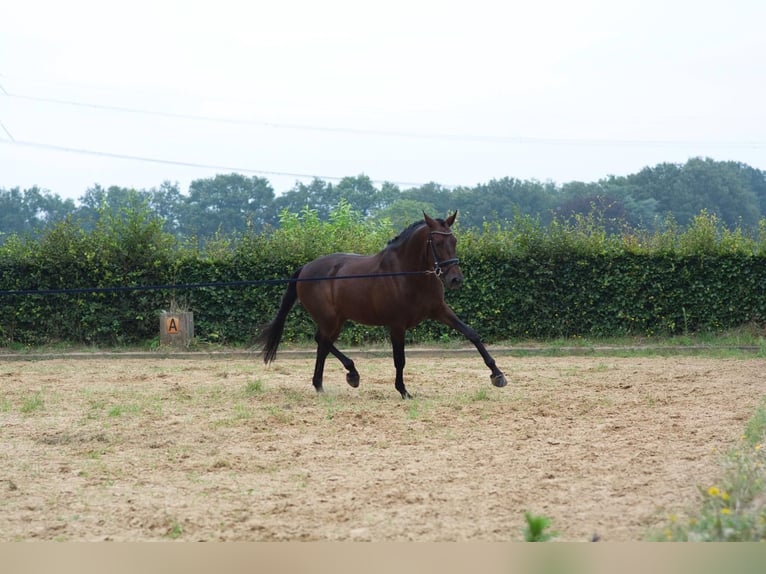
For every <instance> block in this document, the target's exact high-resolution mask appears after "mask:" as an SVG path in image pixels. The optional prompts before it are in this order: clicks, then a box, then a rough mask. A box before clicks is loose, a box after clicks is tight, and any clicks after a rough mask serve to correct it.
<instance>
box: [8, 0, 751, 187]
mask: <svg viewBox="0 0 766 574" xmlns="http://www.w3.org/2000/svg"><path fill="white" fill-rule="evenodd" d="M764 21H766V2H763V0H727V1H726V2H724V1H720V2H708V1H706V0H695V1H689V0H678V1H675V0H619V1H618V0H574V1H573V0H535V1H534V2H532V1H530V0H523V1H516V0H501V1H488V0H471V1H466V0H463V1H461V2H453V1H450V0H438V1H433V0H425V1H420V0H403V1H402V0H387V1H386V2H363V1H361V0H349V1H347V0H322V1H316V0H279V1H278V2H277V1H273V2H272V1H269V2H265V1H253V2H244V1H241V2H234V1H229V0H216V1H215V2H195V1H193V0H184V1H180V2H175V1H161V0H152V1H144V0H133V1H131V2H119V3H117V2H104V1H84V0H67V1H66V2H61V1H60V0H55V1H46V0H39V1H38V0H22V1H17V0H7V1H5V2H3V3H2V6H1V7H0V188H5V189H11V188H14V187H19V188H22V189H27V188H30V187H32V186H39V187H41V188H43V189H46V190H48V191H50V192H52V193H56V194H58V195H59V196H61V197H63V198H72V199H77V198H78V197H80V196H82V195H83V194H84V193H85V191H86V190H87V189H88V188H90V187H93V186H94V185H96V184H99V185H101V186H103V187H108V186H111V185H117V186H120V187H128V188H135V189H151V188H153V187H159V186H160V185H161V184H162V183H163V182H165V181H169V182H171V183H177V184H178V185H179V187H180V189H181V191H182V192H186V191H188V187H189V184H190V182H191V181H193V180H195V179H202V178H210V177H214V176H215V175H216V174H219V173H232V172H237V173H242V174H244V175H247V176H258V177H264V178H266V179H268V180H269V182H270V183H271V185H272V187H273V188H274V190H275V192H276V193H277V194H280V193H283V192H285V191H287V190H289V189H291V188H292V187H293V186H294V185H295V184H296V182H297V181H302V182H305V183H308V182H310V181H311V179H312V178H313V177H319V178H322V179H324V180H327V181H331V182H336V181H338V180H340V179H341V178H343V177H346V176H357V175H360V174H364V175H366V176H368V177H369V178H371V179H372V180H373V181H374V182H375V183H376V185H378V186H379V185H380V184H381V183H382V182H384V181H388V182H392V183H395V184H397V185H399V186H400V188H402V189H407V188H409V187H415V186H419V185H422V184H425V183H428V182H436V183H439V184H441V185H443V186H447V187H456V186H469V187H473V186H475V185H477V184H480V183H487V182H489V181H490V180H492V179H500V178H504V177H513V178H518V179H536V180H539V181H554V182H556V183H558V184H563V183H566V182H570V181H583V182H590V181H597V180H599V179H602V178H605V177H607V176H609V175H617V176H620V175H628V174H630V173H635V172H637V171H640V170H641V169H642V168H644V167H646V166H654V165H656V164H658V163H662V162H672V163H684V162H686V161H687V160H688V159H689V158H692V157H710V158H713V159H715V160H719V161H725V160H734V161H739V162H743V163H746V164H749V165H751V166H753V167H756V168H758V169H762V170H766V105H764V102H766V57H764V55H765V54H766V33H764V30H763V22H764Z"/></svg>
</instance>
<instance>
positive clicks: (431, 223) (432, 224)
mask: <svg viewBox="0 0 766 574" xmlns="http://www.w3.org/2000/svg"><path fill="white" fill-rule="evenodd" d="M423 220H424V221H425V222H426V225H428V227H430V228H431V229H436V228H437V227H439V224H438V223H436V221H434V220H433V219H432V218H430V217H428V214H427V213H426V212H425V211H424V212H423Z"/></svg>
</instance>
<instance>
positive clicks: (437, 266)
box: [428, 231, 460, 277]
mask: <svg viewBox="0 0 766 574" xmlns="http://www.w3.org/2000/svg"><path fill="white" fill-rule="evenodd" d="M435 233H436V234H438V235H452V232H451V231H429V232H428V244H429V245H430V246H431V253H432V254H433V256H434V270H433V274H434V275H436V276H437V277H441V276H442V274H443V273H444V269H442V267H449V266H450V265H456V264H457V263H459V262H460V259H458V258H457V257H453V258H452V259H444V260H443V261H439V256H438V255H436V248H435V247H434V242H433V241H432V237H433V235H434V234H435Z"/></svg>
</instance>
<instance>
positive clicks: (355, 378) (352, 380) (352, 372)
mask: <svg viewBox="0 0 766 574" xmlns="http://www.w3.org/2000/svg"><path fill="white" fill-rule="evenodd" d="M330 352H331V353H332V354H333V356H335V357H336V358H337V359H338V360H339V361H340V362H341V363H342V364H343V366H344V367H345V369H346V370H347V371H348V373H346V382H347V383H348V384H349V385H351V386H352V387H354V388H357V387H358V386H359V371H357V370H356V367H355V366H354V361H352V360H351V359H349V358H348V357H347V356H346V355H344V354H343V353H341V352H340V351H339V350H338V348H337V347H336V346H335V345H330Z"/></svg>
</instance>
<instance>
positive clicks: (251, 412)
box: [0, 353, 766, 541]
mask: <svg viewBox="0 0 766 574" xmlns="http://www.w3.org/2000/svg"><path fill="white" fill-rule="evenodd" d="M352 356H353V357H354V358H355V360H356V363H357V367H358V368H359V371H360V373H361V376H362V381H361V386H360V387H359V388H358V389H352V388H350V387H349V386H348V385H347V384H346V383H345V378H344V371H343V369H342V367H341V366H340V365H339V364H338V363H337V362H330V361H328V366H327V370H326V377H325V389H326V393H325V394H324V395H316V394H315V393H314V390H313V387H312V386H311V383H310V377H311V372H312V369H313V361H312V360H311V359H310V358H292V357H289V356H287V357H285V356H281V357H278V359H277V361H276V362H275V363H273V364H272V365H271V366H270V367H268V368H266V367H264V366H263V364H262V363H260V362H259V361H258V360H257V357H255V356H253V357H233V358H232V357H230V358H227V359H210V358H207V357H199V358H184V359H178V358H159V357H147V358H141V359H131V358H121V359H114V358H92V359H77V360H73V359H50V360H40V361H29V360H9V359H8V358H7V357H6V358H3V357H0V540H2V541H15V540H62V541H71V540H94V541H97V540H118V541H119V540H131V541H136V540H174V539H175V540H189V541H199V540H226V541H234V540H239V541H266V540H272V541H273V540H290V541H300V540H355V541H365V540H372V541H396V540H415V541H468V540H471V541H479V540H480V541H520V540H523V535H522V528H523V526H524V512H525V511H530V512H532V513H534V514H538V515H545V516H547V517H549V518H550V519H551V522H552V528H553V529H554V530H556V531H557V532H558V533H559V540H565V541H587V540H590V539H591V538H592V537H593V536H594V535H597V536H598V537H599V538H600V539H601V540H603V541H635V540H642V539H644V537H645V536H646V534H647V532H649V531H650V530H651V529H652V528H656V527H658V526H659V525H661V524H663V523H664V521H665V520H666V519H667V517H668V516H669V515H671V514H675V515H678V516H679V517H683V515H684V512H685V511H687V510H689V509H694V508H695V507H696V505H697V504H698V500H699V490H698V488H699V487H703V488H707V487H708V486H710V485H712V484H714V483H715V482H716V480H717V478H718V477H719V476H720V474H721V472H722V471H721V467H720V465H719V462H720V460H719V457H720V455H721V454H722V453H724V452H725V451H726V450H727V449H728V448H729V447H730V446H731V445H732V444H733V442H734V441H736V440H737V439H738V437H739V436H740V435H741V434H742V432H743V429H744V426H745V423H746V422H747V420H748V419H749V418H750V416H751V415H752V414H753V412H754V410H755V408H756V406H757V405H758V403H759V401H760V400H761V398H762V397H763V396H764V395H766V378H765V377H764V370H765V367H766V361H765V360H763V359H708V358H700V357H669V358H611V357H582V356H580V357H556V358H548V357H531V358H530V357H526V358H518V357H513V356H500V357H497V359H498V364H499V365H500V366H501V368H503V370H504V371H505V372H506V374H507V375H508V378H509V385H508V386H507V387H505V388H503V389H496V388H494V387H492V386H491V385H490V382H489V371H488V370H487V369H486V368H485V367H484V365H483V363H482V361H481V359H480V358H479V356H478V354H467V353H459V354H457V355H456V356H454V357H445V356H429V355H414V356H409V357H408V363H407V368H406V382H407V385H408V389H409V390H410V392H412V393H413V394H414V395H415V399H414V400H412V401H402V400H401V399H400V398H399V394H398V393H397V392H396V391H395V390H394V388H393V365H392V362H391V360H390V359H389V358H387V357H372V356H363V355H359V354H357V355H354V354H353V353H352Z"/></svg>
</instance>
